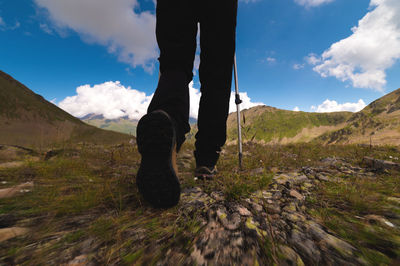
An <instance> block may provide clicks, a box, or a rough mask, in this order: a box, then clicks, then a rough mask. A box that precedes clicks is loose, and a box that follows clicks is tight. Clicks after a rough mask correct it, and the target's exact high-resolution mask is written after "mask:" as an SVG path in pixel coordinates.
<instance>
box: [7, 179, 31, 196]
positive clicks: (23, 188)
mask: <svg viewBox="0 0 400 266" xmlns="http://www.w3.org/2000/svg"><path fill="white" fill-rule="evenodd" d="M32 188H33V182H27V183H23V184H20V185H18V186H15V187H10V188H3V189H0V199H4V198H11V197H14V196H16V195H17V194H19V193H26V192H30V191H31V189H32Z"/></svg>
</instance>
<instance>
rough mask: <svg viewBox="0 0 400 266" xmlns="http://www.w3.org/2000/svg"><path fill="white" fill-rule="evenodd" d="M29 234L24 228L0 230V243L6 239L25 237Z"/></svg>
mask: <svg viewBox="0 0 400 266" xmlns="http://www.w3.org/2000/svg"><path fill="white" fill-rule="evenodd" d="M28 232H29V229H28V228H24V227H9V228H1V229H0V243H1V242H3V241H6V240H8V239H11V238H14V237H17V236H22V235H26V234H27V233H28Z"/></svg>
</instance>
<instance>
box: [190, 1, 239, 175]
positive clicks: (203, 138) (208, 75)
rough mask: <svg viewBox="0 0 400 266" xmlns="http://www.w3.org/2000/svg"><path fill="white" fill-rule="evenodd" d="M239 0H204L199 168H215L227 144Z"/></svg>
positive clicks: (201, 14)
mask: <svg viewBox="0 0 400 266" xmlns="http://www.w3.org/2000/svg"><path fill="white" fill-rule="evenodd" d="M236 14H237V0H218V1H212V0H204V2H203V4H202V7H201V10H200V48H201V55H200V69H199V74H200V83H201V99H200V108H199V116H198V122H197V123H198V130H199V131H198V133H197V134H196V150H195V157H196V164H197V166H207V167H213V166H214V165H215V164H216V162H217V160H218V158H219V152H220V151H221V147H222V146H223V145H224V144H225V141H226V120H227V117H228V112H229V98H230V94H231V83H232V67H233V57H234V53H235V35H236Z"/></svg>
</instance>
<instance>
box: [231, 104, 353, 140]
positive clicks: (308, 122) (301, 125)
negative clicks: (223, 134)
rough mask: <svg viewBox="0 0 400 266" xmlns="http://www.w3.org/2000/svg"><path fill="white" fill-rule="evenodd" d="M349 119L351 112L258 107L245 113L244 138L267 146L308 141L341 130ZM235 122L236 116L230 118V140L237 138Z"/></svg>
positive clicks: (243, 113)
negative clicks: (309, 111)
mask: <svg viewBox="0 0 400 266" xmlns="http://www.w3.org/2000/svg"><path fill="white" fill-rule="evenodd" d="M350 116H351V113H350V112H337V113H306V112H294V111H287V110H280V109H277V108H273V107H268V106H256V107H253V108H250V109H248V110H244V111H243V112H242V134H243V138H244V139H245V140H258V141H264V142H301V141H309V140H311V139H313V138H315V137H316V136H319V135H321V134H322V133H323V132H325V131H326V130H333V129H335V128H337V127H338V126H339V127H340V126H341V125H342V124H343V123H345V122H346V120H347V119H348V118H349V117H350ZM236 120H237V119H236V113H232V114H230V115H229V117H228V139H230V140H233V139H236V138H237V121H236ZM291 139H293V141H291Z"/></svg>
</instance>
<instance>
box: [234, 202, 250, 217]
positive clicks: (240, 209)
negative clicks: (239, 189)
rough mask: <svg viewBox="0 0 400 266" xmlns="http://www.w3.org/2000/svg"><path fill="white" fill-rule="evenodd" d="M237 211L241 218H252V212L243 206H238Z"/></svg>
mask: <svg viewBox="0 0 400 266" xmlns="http://www.w3.org/2000/svg"><path fill="white" fill-rule="evenodd" d="M236 211H238V212H239V214H240V215H241V216H251V212H250V211H249V210H248V209H247V208H245V207H243V206H240V205H238V206H236Z"/></svg>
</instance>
